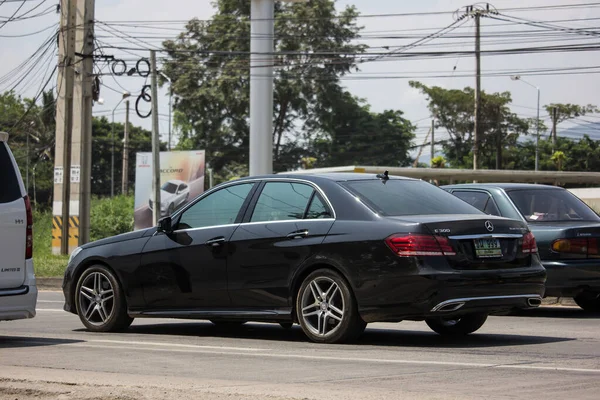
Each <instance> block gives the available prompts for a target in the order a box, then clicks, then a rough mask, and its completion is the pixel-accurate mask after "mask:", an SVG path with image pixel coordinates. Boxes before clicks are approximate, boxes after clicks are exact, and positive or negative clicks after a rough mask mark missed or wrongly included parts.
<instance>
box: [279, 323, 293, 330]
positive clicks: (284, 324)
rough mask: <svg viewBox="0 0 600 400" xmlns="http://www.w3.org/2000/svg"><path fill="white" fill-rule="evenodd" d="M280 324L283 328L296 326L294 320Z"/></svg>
mask: <svg viewBox="0 0 600 400" xmlns="http://www.w3.org/2000/svg"><path fill="white" fill-rule="evenodd" d="M279 325H280V326H281V327H282V328H283V329H292V326H294V324H293V323H292V322H280V323H279Z"/></svg>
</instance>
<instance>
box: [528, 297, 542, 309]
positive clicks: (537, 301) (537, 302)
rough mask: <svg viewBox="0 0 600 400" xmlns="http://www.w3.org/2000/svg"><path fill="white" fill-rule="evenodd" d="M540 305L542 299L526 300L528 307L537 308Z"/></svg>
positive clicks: (532, 298)
mask: <svg viewBox="0 0 600 400" xmlns="http://www.w3.org/2000/svg"><path fill="white" fill-rule="evenodd" d="M541 304H542V299H540V298H539V297H530V298H528V299H527V305H529V307H538V306H540V305H541Z"/></svg>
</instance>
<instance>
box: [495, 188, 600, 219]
mask: <svg viewBox="0 0 600 400" xmlns="http://www.w3.org/2000/svg"><path fill="white" fill-rule="evenodd" d="M507 193H508V196H509V197H510V198H511V200H512V201H513V203H515V205H516V206H517V209H518V210H519V212H520V213H521V215H523V217H524V218H525V219H526V220H527V221H529V222H557V221H600V218H599V217H598V215H596V213H594V212H593V211H592V210H591V209H590V208H589V207H588V206H587V205H586V204H585V203H584V202H583V201H581V200H579V198H577V197H576V196H575V195H573V194H572V193H571V192H569V191H567V190H562V189H527V190H511V191H508V192H507Z"/></svg>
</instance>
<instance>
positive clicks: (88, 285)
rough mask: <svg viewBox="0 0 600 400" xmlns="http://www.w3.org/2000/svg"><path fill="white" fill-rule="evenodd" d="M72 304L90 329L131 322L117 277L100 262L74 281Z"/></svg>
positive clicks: (113, 327) (118, 327)
mask: <svg viewBox="0 0 600 400" xmlns="http://www.w3.org/2000/svg"><path fill="white" fill-rule="evenodd" d="M75 304H76V307H77V314H78V315H79V319H80V320H81V322H82V323H83V325H85V327H86V328H87V329H89V330H90V331H93V332H117V331H122V330H124V329H126V328H127V327H128V326H129V325H131V323H132V322H133V318H131V317H130V316H129V315H128V314H127V304H126V301H125V296H124V294H123V289H122V288H121V285H120V284H119V281H118V280H117V278H116V277H115V276H114V274H113V273H112V271H111V270H109V269H108V268H106V267H105V266H103V265H95V266H93V267H90V268H88V269H86V270H85V271H84V272H83V274H82V275H81V277H80V278H79V280H78V281H77V286H76V292H75Z"/></svg>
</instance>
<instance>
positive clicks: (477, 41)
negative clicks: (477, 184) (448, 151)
mask: <svg viewBox="0 0 600 400" xmlns="http://www.w3.org/2000/svg"><path fill="white" fill-rule="evenodd" d="M474 17H475V120H474V121H475V127H474V132H473V169H478V167H479V139H480V138H479V135H480V133H481V132H480V129H479V125H480V123H481V120H480V117H481V115H480V111H481V21H480V19H481V14H480V12H479V10H477V11H476V12H475V14H474Z"/></svg>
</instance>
